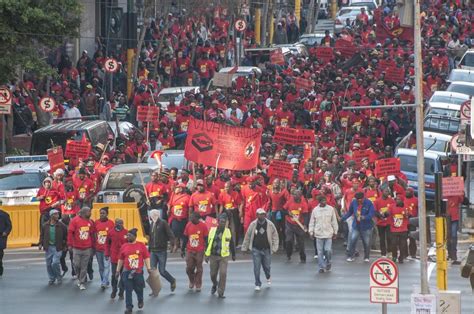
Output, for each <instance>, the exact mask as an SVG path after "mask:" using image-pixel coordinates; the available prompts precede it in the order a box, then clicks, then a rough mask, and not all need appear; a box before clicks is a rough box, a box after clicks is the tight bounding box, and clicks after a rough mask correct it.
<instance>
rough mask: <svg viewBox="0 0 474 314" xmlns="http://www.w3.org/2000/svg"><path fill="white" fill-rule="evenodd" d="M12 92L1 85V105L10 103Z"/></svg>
mask: <svg viewBox="0 0 474 314" xmlns="http://www.w3.org/2000/svg"><path fill="white" fill-rule="evenodd" d="M11 100H12V92H11V91H10V90H9V89H8V88H6V87H0V105H6V104H10V102H11Z"/></svg>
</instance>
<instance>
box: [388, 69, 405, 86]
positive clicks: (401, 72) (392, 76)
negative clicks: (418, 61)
mask: <svg viewBox="0 0 474 314" xmlns="http://www.w3.org/2000/svg"><path fill="white" fill-rule="evenodd" d="M385 80H386V81H388V82H392V83H403V82H404V81H405V69H404V68H397V67H392V66H390V67H388V68H386V69H385Z"/></svg>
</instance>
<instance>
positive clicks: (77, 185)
mask: <svg viewBox="0 0 474 314" xmlns="http://www.w3.org/2000/svg"><path fill="white" fill-rule="evenodd" d="M72 183H73V185H74V189H75V190H76V191H77V193H78V196H79V199H81V200H83V199H86V198H87V197H89V196H90V195H91V193H93V192H94V182H92V180H91V179H89V178H84V180H81V179H79V177H75V178H73V179H72Z"/></svg>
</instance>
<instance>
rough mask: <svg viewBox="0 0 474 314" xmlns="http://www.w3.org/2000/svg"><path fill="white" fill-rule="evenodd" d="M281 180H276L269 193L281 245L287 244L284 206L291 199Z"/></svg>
mask: <svg viewBox="0 0 474 314" xmlns="http://www.w3.org/2000/svg"><path fill="white" fill-rule="evenodd" d="M282 185H283V184H282V183H281V181H280V179H275V180H274V181H273V184H272V188H271V190H270V191H268V198H269V206H268V207H269V209H271V211H272V218H273V223H274V224H275V227H276V228H277V231H278V237H279V239H280V243H281V244H284V243H285V218H284V217H285V215H284V212H283V211H284V209H283V206H284V205H285V204H286V202H287V201H288V199H289V198H290V194H289V193H288V190H287V189H285V188H284V187H283V186H282Z"/></svg>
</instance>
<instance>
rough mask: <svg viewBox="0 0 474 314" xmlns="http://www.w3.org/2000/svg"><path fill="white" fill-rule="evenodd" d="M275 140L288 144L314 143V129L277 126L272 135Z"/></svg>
mask: <svg viewBox="0 0 474 314" xmlns="http://www.w3.org/2000/svg"><path fill="white" fill-rule="evenodd" d="M273 140H274V141H275V142H278V143H281V144H290V145H303V144H304V143H314V131H313V130H308V129H293V128H288V127H283V126H279V127H276V129H275V135H274V136H273Z"/></svg>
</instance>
